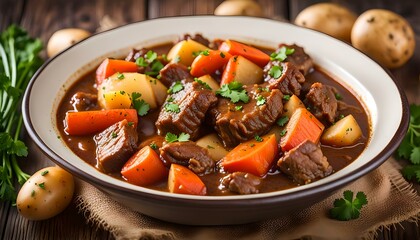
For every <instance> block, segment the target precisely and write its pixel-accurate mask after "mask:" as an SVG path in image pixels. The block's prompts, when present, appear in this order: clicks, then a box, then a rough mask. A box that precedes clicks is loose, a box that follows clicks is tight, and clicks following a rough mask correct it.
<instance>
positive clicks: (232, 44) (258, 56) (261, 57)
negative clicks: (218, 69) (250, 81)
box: [219, 39, 270, 67]
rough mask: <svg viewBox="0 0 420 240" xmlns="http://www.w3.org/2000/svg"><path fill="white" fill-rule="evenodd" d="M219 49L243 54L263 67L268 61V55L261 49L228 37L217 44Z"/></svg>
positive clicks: (233, 53) (234, 53)
mask: <svg viewBox="0 0 420 240" xmlns="http://www.w3.org/2000/svg"><path fill="white" fill-rule="evenodd" d="M219 50H220V51H225V52H228V53H230V54H232V55H240V56H243V57H245V58H246V59H248V60H250V61H251V62H253V63H255V64H257V65H258V66H260V67H264V66H265V65H266V64H267V63H268V62H269V61H270V56H268V55H267V54H266V53H264V52H263V51H261V50H259V49H257V48H254V47H251V46H249V45H245V44H243V43H240V42H236V41H232V40H229V39H227V40H225V41H224V42H223V43H222V44H221V45H220V46H219Z"/></svg>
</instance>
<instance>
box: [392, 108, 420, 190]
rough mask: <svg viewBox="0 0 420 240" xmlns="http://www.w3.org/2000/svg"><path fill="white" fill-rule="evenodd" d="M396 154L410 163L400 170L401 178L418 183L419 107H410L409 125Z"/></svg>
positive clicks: (419, 164) (419, 154)
mask: <svg viewBox="0 0 420 240" xmlns="http://www.w3.org/2000/svg"><path fill="white" fill-rule="evenodd" d="M397 153H398V156H399V157H401V158H405V159H408V160H409V161H410V162H411V165H408V166H405V167H404V168H403V169H402V174H403V176H404V177H405V178H406V179H408V180H412V179H416V180H417V182H419V183H420V105H415V104H412V105H410V124H409V126H408V131H407V134H406V135H405V137H404V139H403V141H402V142H401V144H400V146H399V147H398V150H397Z"/></svg>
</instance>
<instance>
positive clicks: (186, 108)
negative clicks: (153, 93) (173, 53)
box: [156, 81, 217, 140]
mask: <svg viewBox="0 0 420 240" xmlns="http://www.w3.org/2000/svg"><path fill="white" fill-rule="evenodd" d="M181 83H182V90H179V91H178V92H176V93H173V94H170V95H168V97H167V99H166V101H165V103H164V104H163V105H162V107H161V110H160V113H159V116H158V119H157V121H156V127H157V129H158V134H159V135H161V136H165V135H166V134H167V133H168V132H170V133H173V134H177V135H179V134H181V133H188V134H189V135H190V139H191V140H195V139H196V138H197V137H198V136H199V133H200V127H201V125H202V123H203V122H204V119H205V116H206V113H207V110H208V109H209V108H210V107H212V106H214V105H215V104H216V102H217V97H216V95H215V93H214V92H213V91H211V90H208V89H206V88H204V86H203V85H201V84H200V83H198V82H185V81H182V82H181Z"/></svg>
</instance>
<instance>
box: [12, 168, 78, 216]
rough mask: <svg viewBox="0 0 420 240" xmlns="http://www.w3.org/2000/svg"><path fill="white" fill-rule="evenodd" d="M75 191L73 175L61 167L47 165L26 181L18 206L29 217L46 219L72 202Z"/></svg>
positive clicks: (17, 200)
mask: <svg viewBox="0 0 420 240" xmlns="http://www.w3.org/2000/svg"><path fill="white" fill-rule="evenodd" d="M73 193H74V179H73V176H72V175H71V174H70V173H68V172H66V171H65V170H63V169H62V168H60V167H47V168H43V169H41V170H39V171H38V172H36V173H34V174H33V175H32V176H31V177H30V178H29V179H28V180H27V181H26V182H25V184H24V185H23V186H22V188H21V189H20V191H19V194H18V197H17V199H16V206H17V209H18V211H19V213H20V215H22V216H23V217H25V218H27V219H30V220H45V219H48V218H51V217H54V216H55V215H57V214H59V213H60V212H62V211H63V210H64V209H65V208H66V207H67V206H68V205H69V204H70V202H71V200H72V198H73Z"/></svg>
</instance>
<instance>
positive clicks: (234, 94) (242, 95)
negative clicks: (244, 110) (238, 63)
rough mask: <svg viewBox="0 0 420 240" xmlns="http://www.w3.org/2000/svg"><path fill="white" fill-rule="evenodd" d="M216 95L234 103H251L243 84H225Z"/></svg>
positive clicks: (235, 82)
mask: <svg viewBox="0 0 420 240" xmlns="http://www.w3.org/2000/svg"><path fill="white" fill-rule="evenodd" d="M216 94H217V95H220V96H222V97H225V98H230V101H232V102H233V103H237V102H239V101H242V102H244V103H247V102H248V101H249V96H248V94H247V92H246V90H245V89H244V88H243V85H242V83H240V82H237V81H233V82H230V83H228V84H223V85H222V87H221V88H220V89H219V90H217V91H216Z"/></svg>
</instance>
